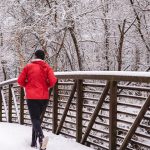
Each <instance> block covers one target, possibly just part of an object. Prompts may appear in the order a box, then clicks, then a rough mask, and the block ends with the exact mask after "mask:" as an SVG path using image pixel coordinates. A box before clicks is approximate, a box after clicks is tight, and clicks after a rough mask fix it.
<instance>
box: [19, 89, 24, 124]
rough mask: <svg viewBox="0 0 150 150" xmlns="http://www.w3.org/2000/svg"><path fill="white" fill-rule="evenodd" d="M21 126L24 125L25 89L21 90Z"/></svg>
mask: <svg viewBox="0 0 150 150" xmlns="http://www.w3.org/2000/svg"><path fill="white" fill-rule="evenodd" d="M20 124H24V89H23V88H21V89H20Z"/></svg>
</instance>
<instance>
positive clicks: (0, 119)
mask: <svg viewBox="0 0 150 150" xmlns="http://www.w3.org/2000/svg"><path fill="white" fill-rule="evenodd" d="M2 111H3V109H2V94H1V88H0V122H2Z"/></svg>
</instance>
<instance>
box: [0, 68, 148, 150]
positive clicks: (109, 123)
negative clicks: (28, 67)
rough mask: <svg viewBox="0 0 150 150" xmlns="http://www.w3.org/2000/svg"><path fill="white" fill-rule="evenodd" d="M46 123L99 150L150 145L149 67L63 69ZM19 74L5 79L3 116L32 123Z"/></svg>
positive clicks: (0, 117) (1, 97)
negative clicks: (138, 69)
mask: <svg viewBox="0 0 150 150" xmlns="http://www.w3.org/2000/svg"><path fill="white" fill-rule="evenodd" d="M55 75H56V76H57V78H58V79H59V80H58V83H57V84H56V86H55V87H54V88H53V89H51V90H50V92H51V94H52V96H51V97H50V99H51V100H50V102H49V105H48V108H47V110H46V113H45V115H44V116H43V124H42V126H43V128H44V129H46V130H47V131H52V132H53V133H55V134H61V135H64V136H66V137H69V138H74V139H76V141H77V142H79V143H81V144H85V145H87V146H90V147H92V148H94V149H97V150H117V149H119V150H125V149H129V150H133V149H138V150H149V149H150V108H149V106H150V72H117V71H112V72H111V71H110V72H107V71H105V72H103V71H102V72H101V71H99V72H84V71H83V72H61V73H55ZM16 81H17V79H12V80H8V81H5V82H1V83H0V91H1V92H0V121H1V122H10V123H11V122H15V123H20V124H24V125H31V121H30V119H29V113H28V109H27V106H26V101H25V100H24V90H23V89H22V88H20V87H19V86H18V85H17V83H16Z"/></svg>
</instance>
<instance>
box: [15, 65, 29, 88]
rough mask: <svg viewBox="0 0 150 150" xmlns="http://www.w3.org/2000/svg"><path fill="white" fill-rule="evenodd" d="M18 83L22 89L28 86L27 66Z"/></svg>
mask: <svg viewBox="0 0 150 150" xmlns="http://www.w3.org/2000/svg"><path fill="white" fill-rule="evenodd" d="M17 82H18V84H19V85H20V86H21V87H25V86H26V83H27V66H26V67H24V69H23V70H22V72H21V73H20V75H19V77H18V80H17Z"/></svg>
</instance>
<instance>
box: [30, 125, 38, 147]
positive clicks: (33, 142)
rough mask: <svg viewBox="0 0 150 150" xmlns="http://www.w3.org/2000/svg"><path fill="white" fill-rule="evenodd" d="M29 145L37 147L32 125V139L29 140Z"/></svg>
mask: <svg viewBox="0 0 150 150" xmlns="http://www.w3.org/2000/svg"><path fill="white" fill-rule="evenodd" d="M31 147H37V135H36V133H35V131H34V128H33V127H32V141H31Z"/></svg>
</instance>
